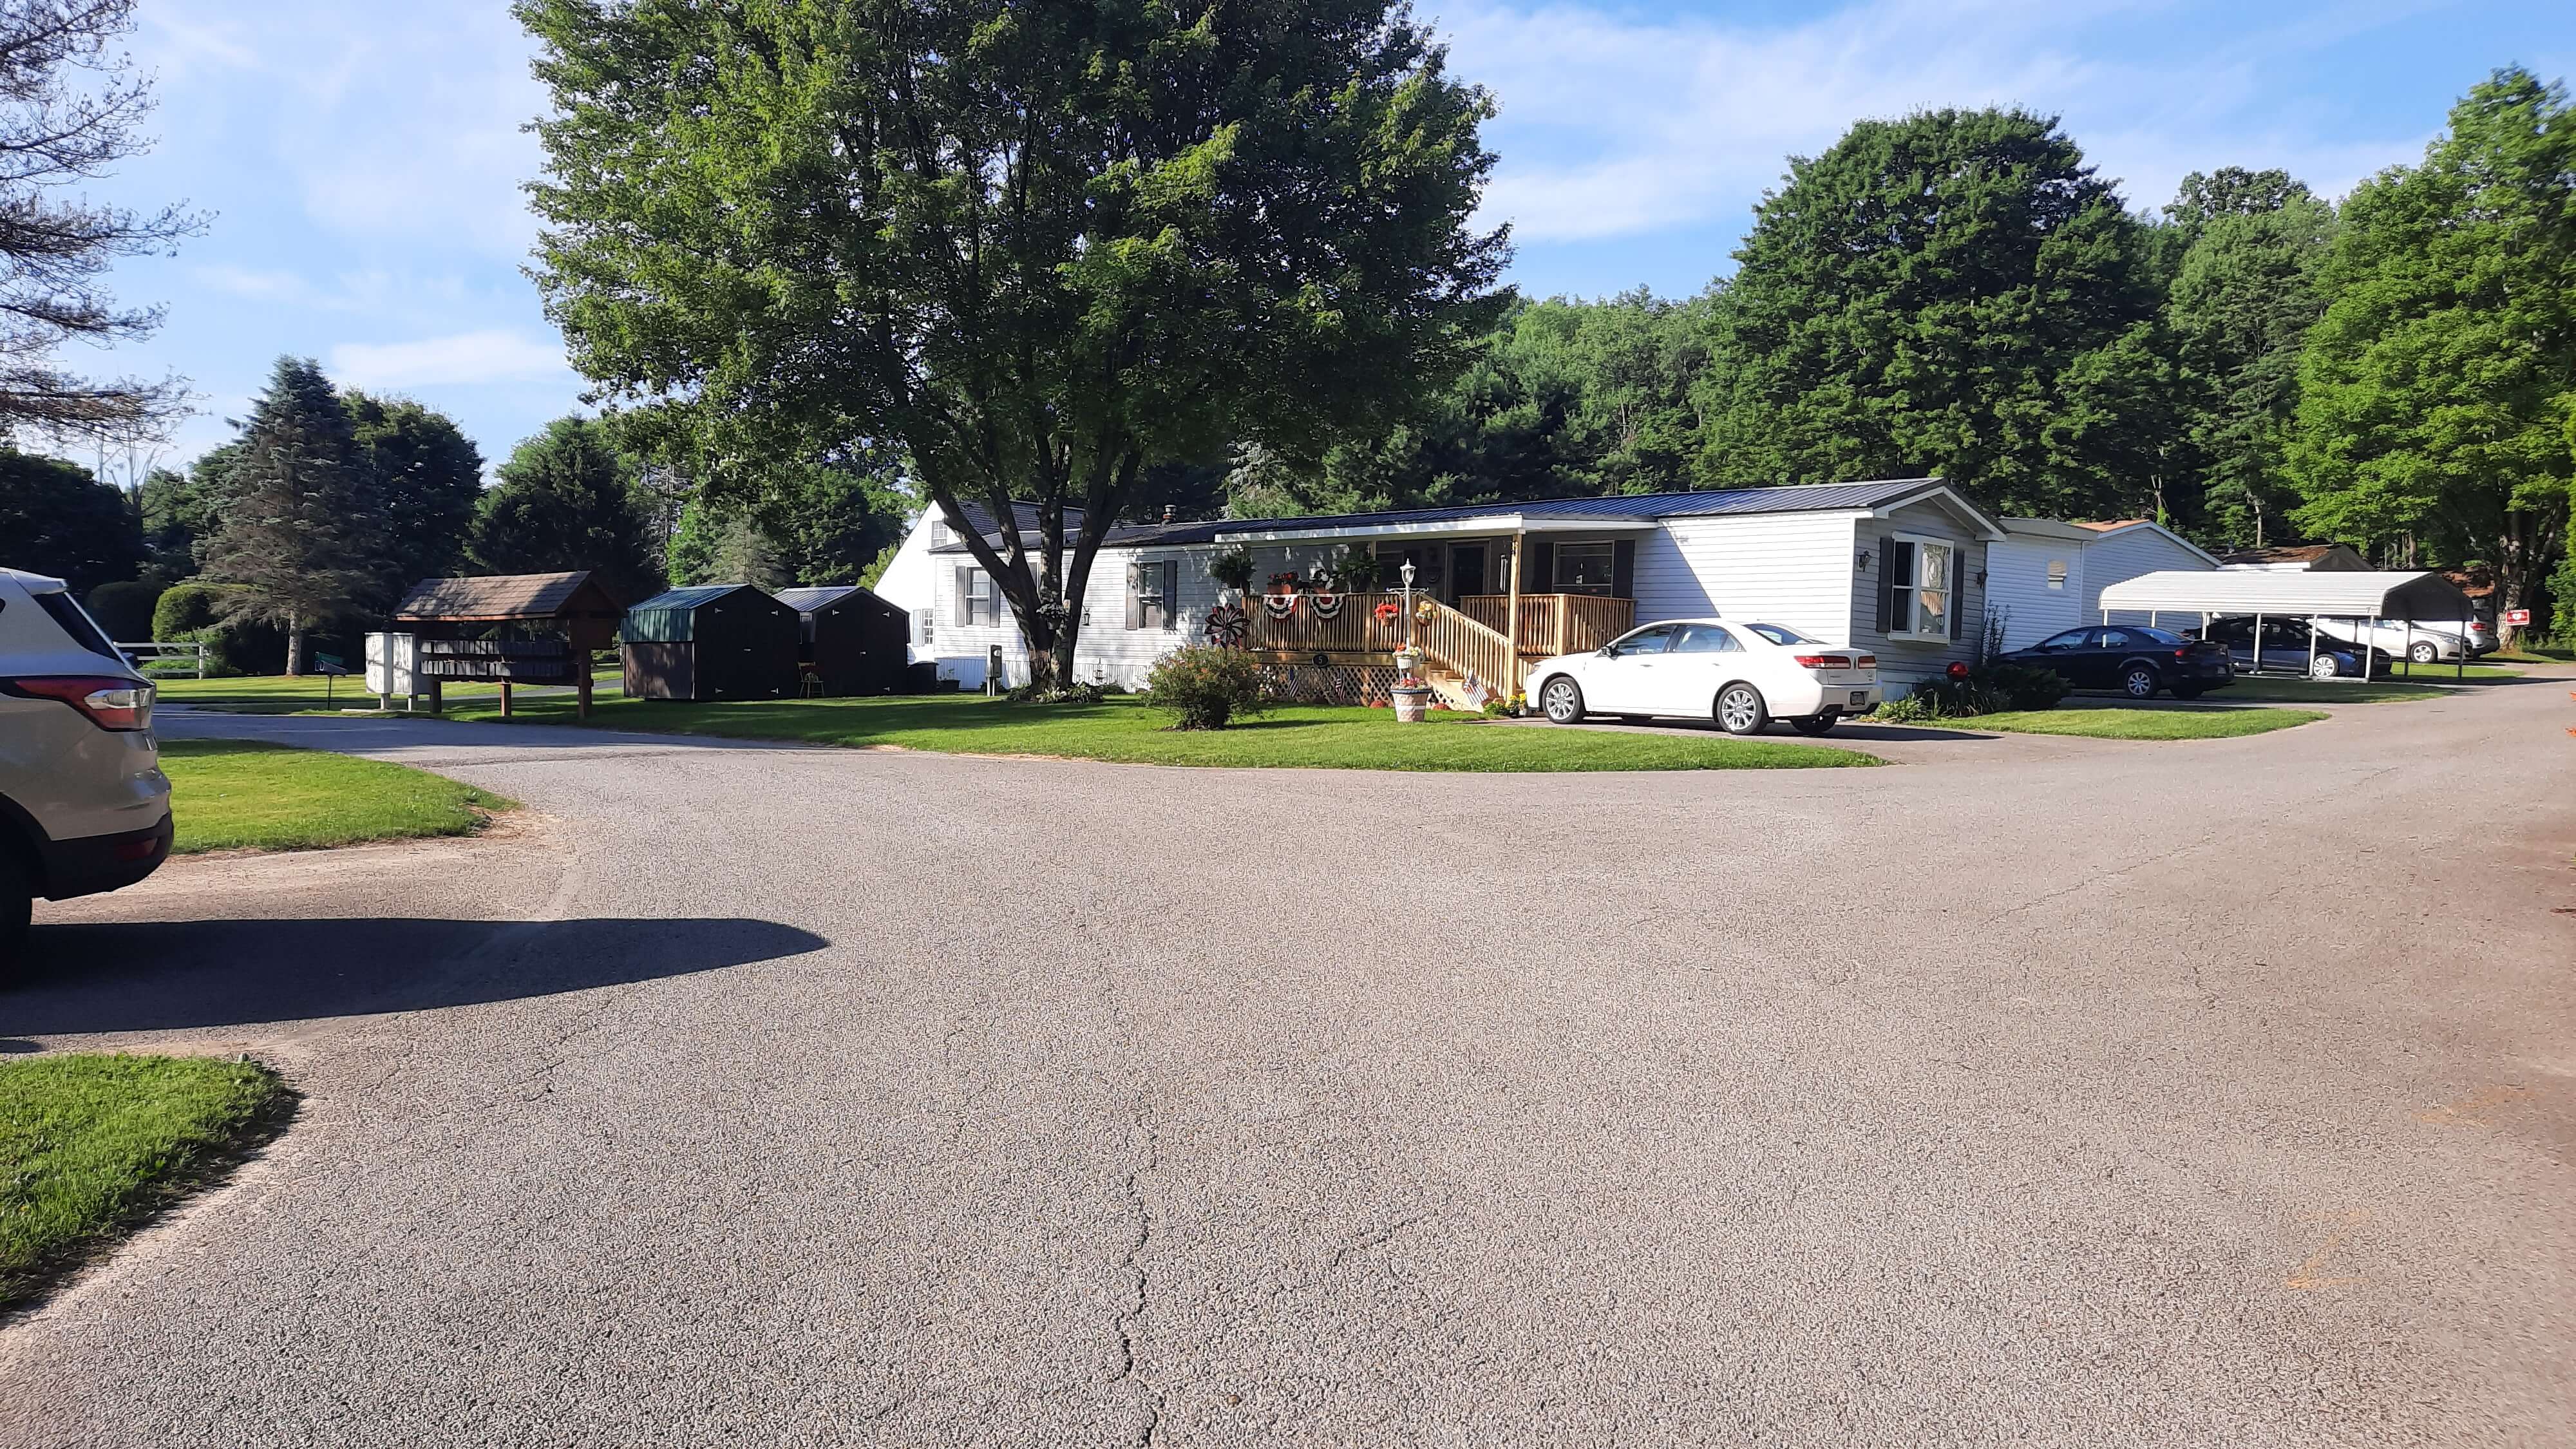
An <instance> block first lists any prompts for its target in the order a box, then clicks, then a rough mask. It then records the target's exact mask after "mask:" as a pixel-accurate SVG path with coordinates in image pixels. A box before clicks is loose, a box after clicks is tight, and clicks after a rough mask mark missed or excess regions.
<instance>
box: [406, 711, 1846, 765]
mask: <svg viewBox="0 0 2576 1449" xmlns="http://www.w3.org/2000/svg"><path fill="white" fill-rule="evenodd" d="M448 713H449V715H450V716H452V717H454V718H458V719H465V720H497V719H499V718H500V711H499V710H498V709H497V708H492V707H467V708H463V709H450V710H449V711H448ZM512 722H513V723H521V724H576V723H581V721H578V720H576V719H575V718H574V717H573V710H572V704H571V701H570V700H569V699H568V698H560V699H558V698H547V699H535V700H527V701H523V702H522V703H521V704H520V705H519V707H518V709H517V711H516V712H515V714H514V715H513V717H512ZM588 724H589V725H590V726H591V727H593V728H597V729H611V730H639V731H646V732H651V733H658V734H683V735H709V736H715V737H718V738H724V739H741V740H781V741H790V742H799V743H805V744H819V745H837V746H844V747H852V748H880V749H882V748H895V749H904V750H918V751H923V752H927V753H936V754H955V755H1020V756H1038V757H1045V758H1055V759H1079V760H1100V761H1105V762H1109V763H1113V764H1143V765H1193V766H1212V767H1219V768H1253V769H1360V770H1392V771H1467V772H1553V771H1593V770H1742V769H1805V768H1833V767H1839V766H1855V765H1858V766H1866V765H1879V764H1884V763H1886V762H1885V761H1883V760H1880V759H1878V758H1877V757H1876V756H1874V755H1867V754H1863V753H1861V752H1859V751H1857V750H1847V749H1842V748H1838V747H1835V746H1831V745H1810V744H1801V743H1795V742H1793V741H1791V740H1789V739H1785V738H1784V739H1738V738H1736V737H1734V736H1731V735H1711V736H1676V735H1665V734H1627V733H1620V732H1613V731H1606V730H1549V729H1530V728H1526V727H1523V726H1519V725H1513V724H1506V723H1501V722H1494V721H1487V720H1484V719H1482V718H1481V717H1479V716H1475V715H1465V714H1446V713H1438V712H1435V713H1434V714H1433V715H1432V717H1431V718H1430V719H1429V720H1426V721H1424V722H1423V723H1421V724H1412V725H1399V724H1397V723H1396V722H1395V716H1394V712H1393V711H1391V710H1384V709H1363V708H1359V707H1357V706H1336V705H1284V706H1281V707H1279V708H1277V709H1274V710H1273V711H1271V712H1270V713H1268V714H1265V715H1261V716H1259V717H1256V718H1253V719H1248V720H1244V721H1241V722H1239V723H1237V724H1235V725H1232V726H1229V727H1228V728H1226V729H1222V730H1174V729H1169V728H1166V724H1167V720H1166V717H1165V716H1164V715H1163V714H1162V713H1160V712H1159V711H1156V710H1154V709H1152V708H1151V707H1150V706H1148V705H1146V704H1145V703H1144V701H1143V700H1141V699H1139V698H1137V697H1135V696H1132V695H1113V696H1111V697H1110V698H1108V699H1105V700H1102V701H1101V702H1100V703H1098V704H1012V703H1009V702H1007V701H1002V700H990V699H985V698H983V697H981V696H975V695H961V694H931V695H880V696H874V697H869V698H860V699H778V700H746V701H737V702H733V703H725V704H684V703H676V702H667V701H652V700H630V699H613V700H603V701H601V702H600V703H599V704H598V705H597V706H596V707H595V708H594V709H593V710H592V711H591V718H590V719H589V721H588Z"/></svg>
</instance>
